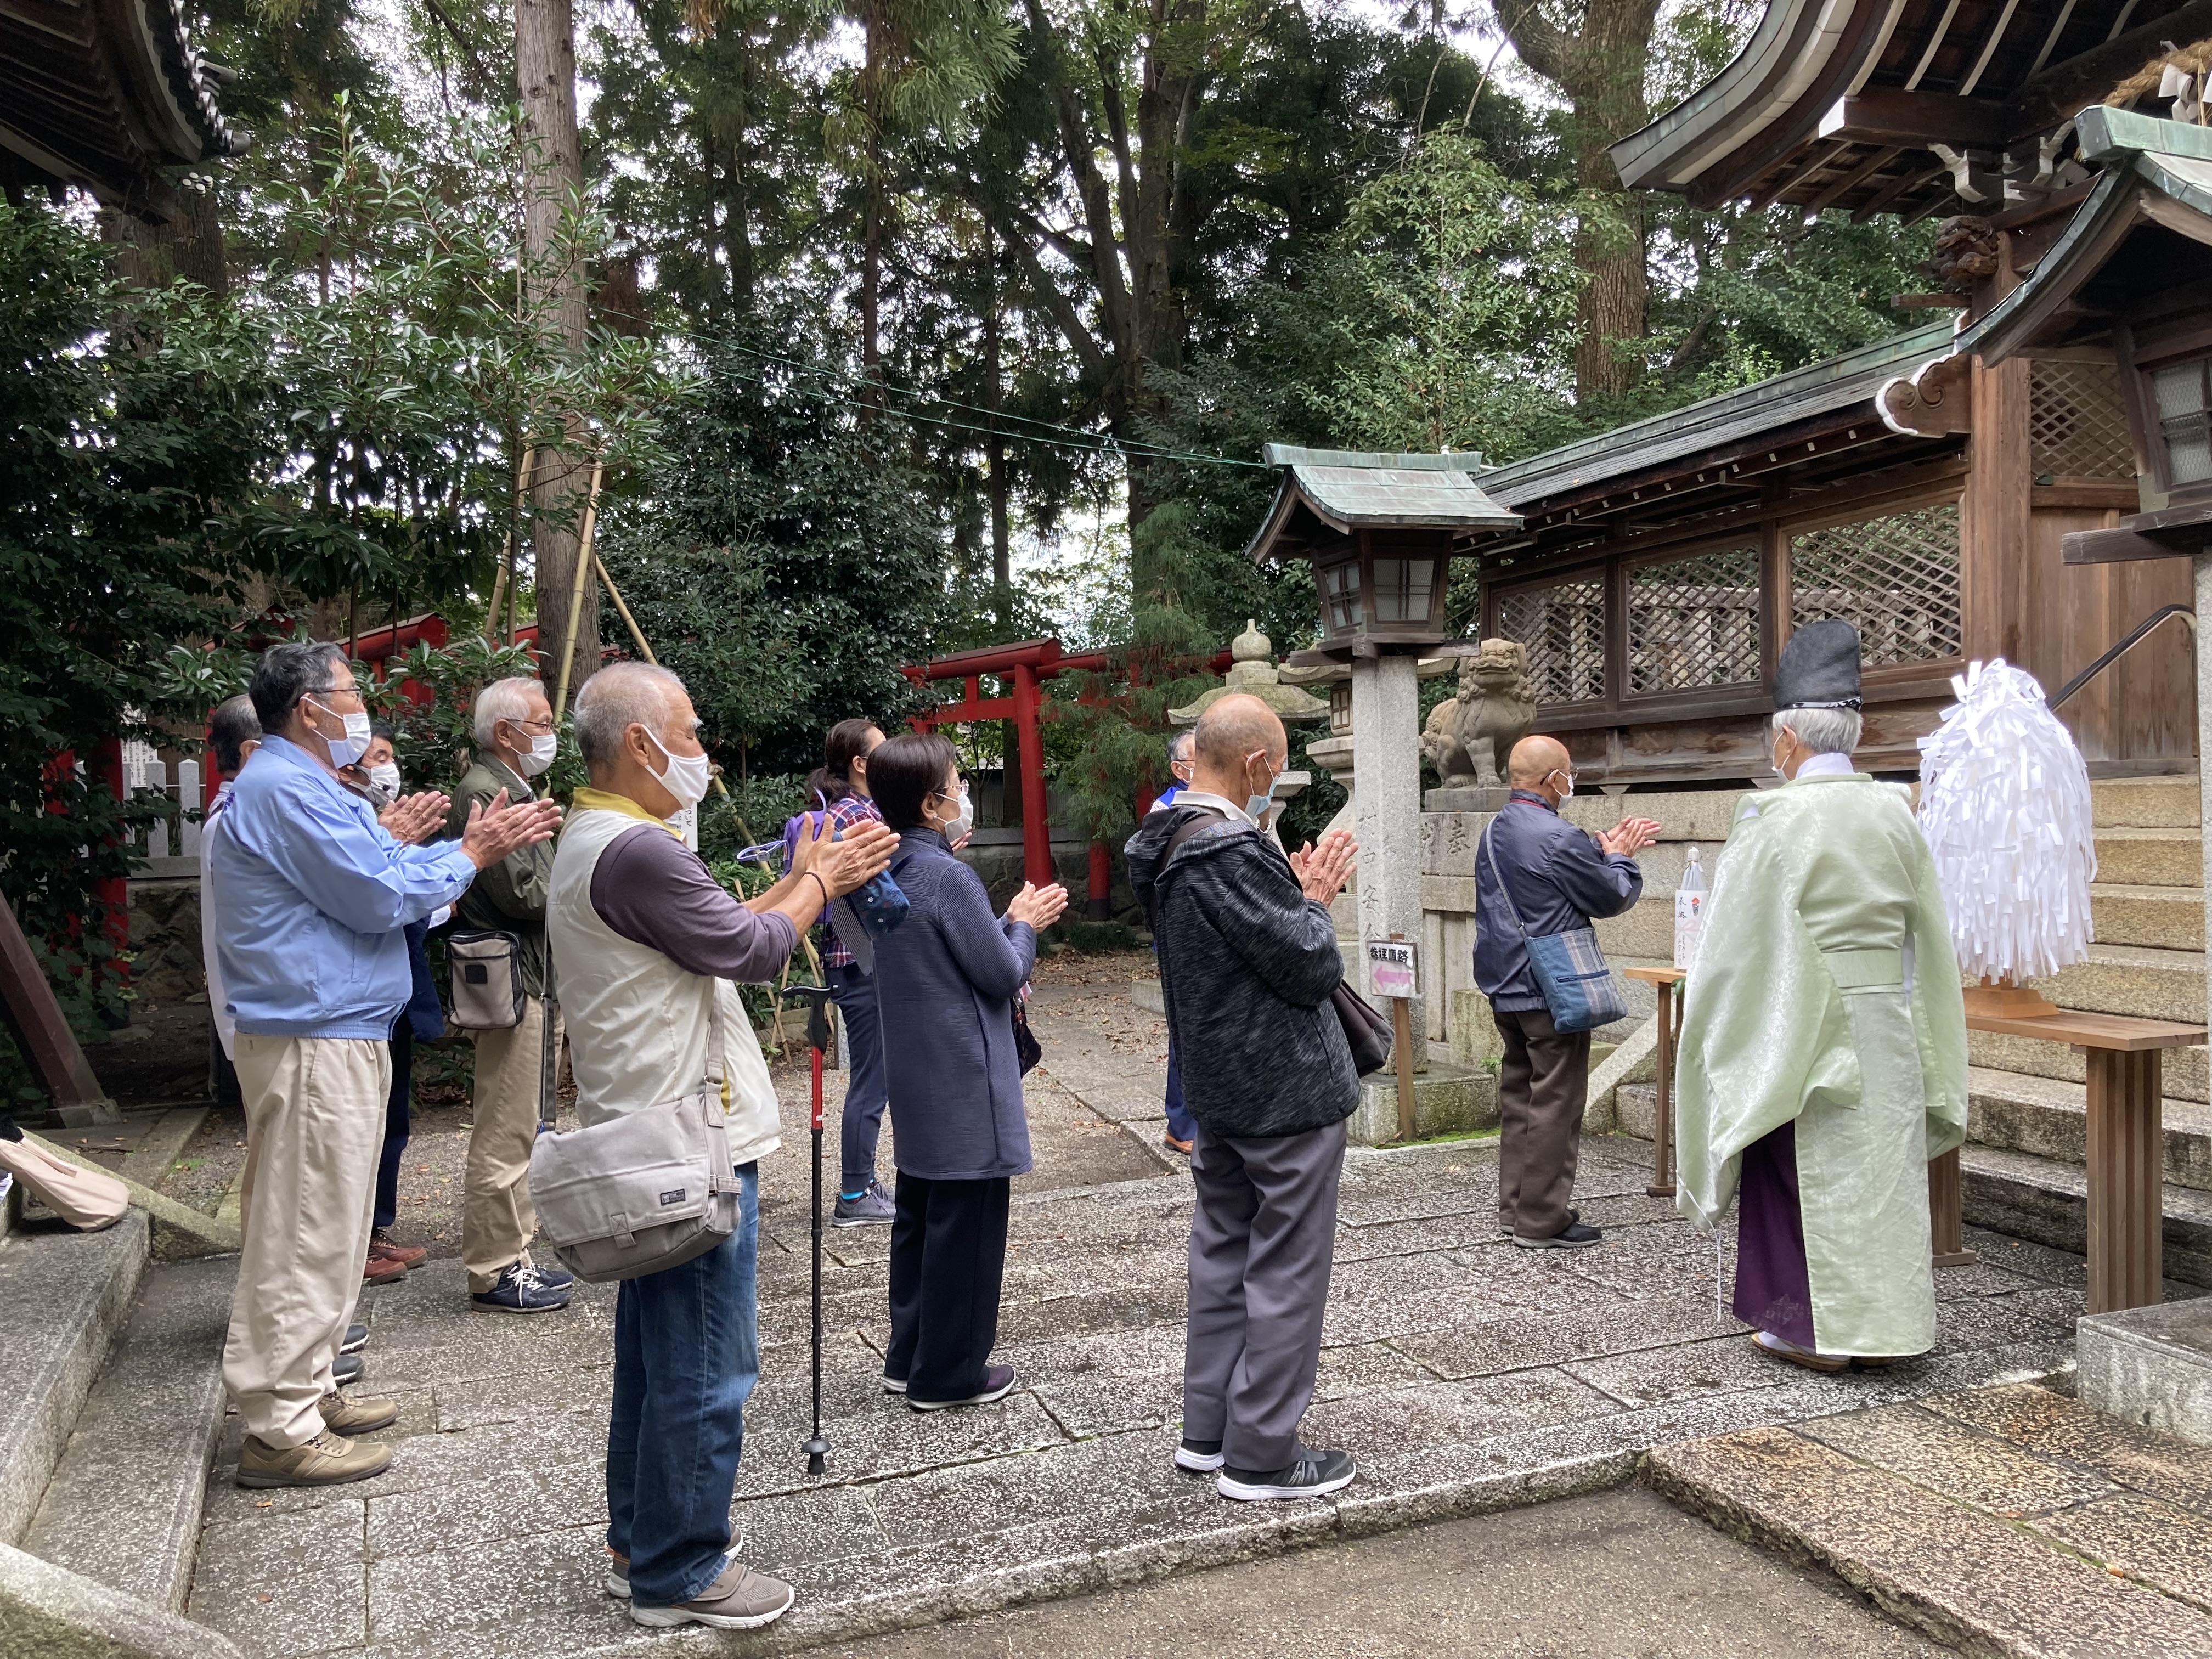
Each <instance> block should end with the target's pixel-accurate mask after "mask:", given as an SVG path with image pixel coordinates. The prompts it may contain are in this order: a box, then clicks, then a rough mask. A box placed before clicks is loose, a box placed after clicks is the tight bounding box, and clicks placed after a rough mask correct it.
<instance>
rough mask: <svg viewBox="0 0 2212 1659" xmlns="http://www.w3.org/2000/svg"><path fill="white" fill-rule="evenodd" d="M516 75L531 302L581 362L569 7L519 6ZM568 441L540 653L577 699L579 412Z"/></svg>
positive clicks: (566, 424)
mask: <svg viewBox="0 0 2212 1659" xmlns="http://www.w3.org/2000/svg"><path fill="white" fill-rule="evenodd" d="M514 72H515V79H516V80H517V81H518V82H520V85H521V88H522V133H523V138H524V140H525V142H526V143H533V142H534V144H535V149H534V150H532V151H531V152H530V153H528V154H527V155H526V166H527V167H528V168H529V172H530V177H529V181H528V190H529V199H528V201H527V203H526V205H525V209H524V213H523V247H524V252H525V256H526V258H527V260H528V261H529V267H530V268H529V270H528V273H527V283H526V301H527V303H528V304H529V306H530V308H531V309H532V312H533V313H536V314H537V315H538V316H539V317H540V318H542V319H545V320H546V321H548V322H550V323H551V324H552V325H554V326H555V328H556V330H557V331H558V333H559V335H560V337H561V339H562V342H563V343H564V344H566V346H567V347H568V349H569V350H571V351H575V352H581V351H582V349H583V346H584V336H585V331H586V327H587V326H588V325H589V322H590V313H589V307H588V301H587V295H586V288H585V281H584V272H583V270H581V269H580V266H579V265H578V264H577V263H576V262H575V261H574V259H573V258H566V257H563V253H562V241H563V238H562V216H564V215H565V214H567V213H568V212H569V211H570V210H571V208H572V206H573V205H574V204H575V203H576V202H577V201H579V200H580V197H581V196H582V192H583V187H584V168H583V159H582V147H581V144H580V141H579V139H578V137H577V133H576V40H575V22H574V15H573V14H572V11H571V9H570V3H569V0H515V5H514ZM550 415H551V416H552V417H553V418H557V419H558V420H559V422H560V423H561V425H562V428H563V430H564V431H565V433H566V435H567V445H566V449H565V452H553V453H549V452H548V449H547V448H546V447H544V445H543V444H542V443H541V445H540V447H539V448H538V465H537V467H536V468H535V477H533V478H532V487H531V505H532V538H531V539H532V545H533V547H534V548H535V550H536V552H537V560H536V577H537V586H538V653H539V657H540V662H541V669H540V671H541V672H542V673H543V674H544V677H545V678H546V680H547V681H548V682H549V683H557V682H558V680H559V679H560V678H561V674H560V667H559V664H560V662H561V660H562V653H568V658H569V660H570V662H571V664H572V666H571V668H570V670H569V675H568V687H569V696H570V699H571V701H572V702H573V701H574V696H575V692H576V689H577V688H578V687H580V685H582V684H583V683H584V681H585V679H586V678H588V677H589V676H590V674H591V673H592V670H594V669H596V668H597V667H598V666H599V583H598V582H597V581H596V580H592V578H591V576H590V575H589V574H588V573H586V575H585V578H584V603H583V605H582V608H581V609H580V611H579V612H578V620H577V626H576V631H575V636H574V638H570V637H569V635H568V605H569V598H570V595H571V594H572V592H574V585H575V582H576V579H577V561H578V539H579V532H580V528H581V521H582V518H583V507H584V499H583V498H584V493H585V490H586V488H587V487H588V485H589V483H590V480H591V462H590V460H589V459H587V458H586V456H585V455H584V454H583V444H584V442H585V438H586V435H585V432H584V430H583V422H582V420H581V418H580V416H578V415H577V414H576V413H575V412H574V410H555V411H550Z"/></svg>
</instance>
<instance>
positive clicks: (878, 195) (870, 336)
mask: <svg viewBox="0 0 2212 1659" xmlns="http://www.w3.org/2000/svg"><path fill="white" fill-rule="evenodd" d="M866 26H867V58H866V62H864V63H863V64H861V67H860V110H861V117H860V118H861V119H862V120H863V121H865V122H866V124H867V142H866V148H865V149H864V151H863V153H862V157H861V162H860V166H861V171H862V178H861V206H860V218H861V227H860V373H861V374H863V375H864V376H865V377H866V378H867V379H868V380H875V379H876V378H877V377H878V374H880V373H881V366H882V362H883V356H882V353H881V351H880V349H878V325H879V320H880V316H879V313H880V312H881V308H882V304H883V283H884V107H883V106H884V99H883V90H884V87H883V83H884V28H885V27H887V24H886V21H885V19H884V15H883V6H882V4H881V3H880V0H878V3H876V4H872V5H870V6H869V7H867V9H866Z"/></svg>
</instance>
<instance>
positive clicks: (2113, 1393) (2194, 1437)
mask: <svg viewBox="0 0 2212 1659" xmlns="http://www.w3.org/2000/svg"><path fill="white" fill-rule="evenodd" d="M2075 1345H2076V1349H2077V1352H2078V1353H2079V1355H2080V1361H2079V1363H2080V1376H2079V1381H2080V1389H2081V1400H2082V1403H2084V1404H2085V1405H2090V1406H2094V1407H2096V1408H2097V1409H2098V1410H2099V1411H2100V1412H2103V1413H2106V1414H2107V1415H2109V1416H2112V1417H2117V1418H2118V1419H2120V1420H2121V1421H2122V1422H2123V1423H2132V1424H2138V1425H2142V1427H2145V1428H2150V1429H2156V1430H2158V1431H2160V1432H2161V1433H2164V1434H2171V1435H2175V1436H2178V1437H2180V1438H2181V1439H2184V1440H2188V1441H2193V1442H2194V1443H2197V1445H2200V1446H2212V1297H2204V1298H2199V1299H2198V1300H2197V1301H2194V1302H2168V1303H2164V1304H2160V1305H2159V1306H2157V1307H2151V1308H2128V1309H2124V1310H2122V1311H2120V1312H2118V1313H2106V1314H2084V1315H2082V1316H2081V1319H2080V1320H2079V1321H2077V1322H2076V1323H2075Z"/></svg>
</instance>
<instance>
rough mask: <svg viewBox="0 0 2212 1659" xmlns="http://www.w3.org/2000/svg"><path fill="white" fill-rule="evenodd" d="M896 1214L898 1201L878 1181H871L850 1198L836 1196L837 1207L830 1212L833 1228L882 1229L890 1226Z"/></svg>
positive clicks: (840, 1195)
mask: <svg viewBox="0 0 2212 1659" xmlns="http://www.w3.org/2000/svg"><path fill="white" fill-rule="evenodd" d="M897 1214H898V1200H896V1198H894V1197H892V1196H891V1191H890V1188H888V1187H886V1186H884V1183H883V1182H880V1181H871V1182H869V1183H868V1184H867V1185H866V1186H865V1187H863V1188H860V1193H859V1194H857V1195H856V1196H854V1197H852V1198H847V1197H846V1196H845V1195H844V1194H842V1193H840V1194H838V1195H837V1207H836V1209H834V1210H832V1211H831V1212H829V1225H831V1226H833V1227H884V1226H888V1225H890V1223H891V1221H892V1220H893V1219H894V1218H896V1216H897Z"/></svg>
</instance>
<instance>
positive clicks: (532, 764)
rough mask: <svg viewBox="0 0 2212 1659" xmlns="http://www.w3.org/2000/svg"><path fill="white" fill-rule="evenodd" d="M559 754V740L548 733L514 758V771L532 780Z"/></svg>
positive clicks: (532, 742)
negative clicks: (525, 751) (528, 750)
mask: <svg viewBox="0 0 2212 1659" xmlns="http://www.w3.org/2000/svg"><path fill="white" fill-rule="evenodd" d="M560 752H561V739H560V738H557V737H556V736H555V735H554V734H553V733H552V732H547V733H546V734H545V735H544V737H542V738H531V740H530V752H529V753H528V754H526V755H517V756H516V757H514V769H515V770H516V771H518V772H520V773H521V774H522V775H523V776H524V777H526V778H534V777H536V776H537V775H538V774H539V773H540V772H543V771H544V769H546V768H547V767H549V766H550V765H552V764H553V757H555V756H556V755H557V754H559V753H560ZM660 752H661V753H662V754H664V755H665V754H666V753H667V752H668V751H667V750H665V749H664V750H661V751H660Z"/></svg>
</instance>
